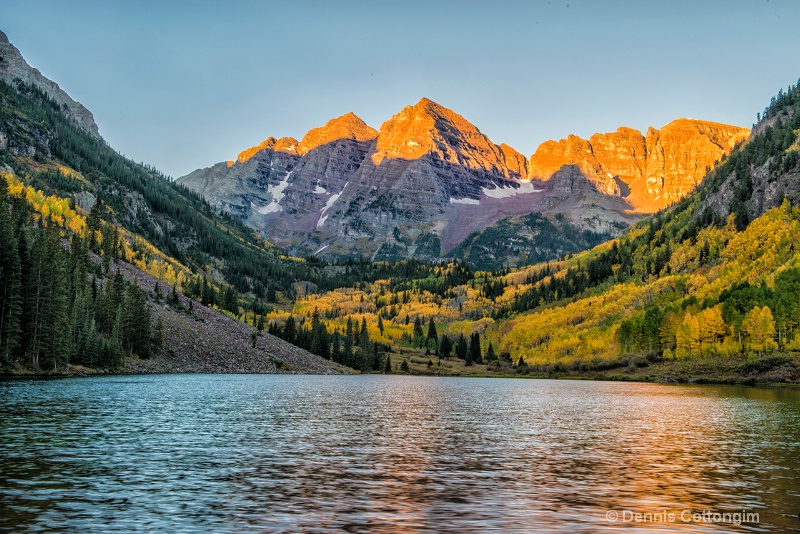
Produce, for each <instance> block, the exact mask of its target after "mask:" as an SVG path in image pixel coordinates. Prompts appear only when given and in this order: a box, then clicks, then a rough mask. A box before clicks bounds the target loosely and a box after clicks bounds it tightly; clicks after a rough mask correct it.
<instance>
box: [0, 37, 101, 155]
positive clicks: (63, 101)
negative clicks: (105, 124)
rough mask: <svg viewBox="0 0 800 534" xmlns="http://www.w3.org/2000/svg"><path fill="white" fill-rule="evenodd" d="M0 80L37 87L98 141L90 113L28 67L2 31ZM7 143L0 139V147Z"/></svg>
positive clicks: (53, 83)
mask: <svg viewBox="0 0 800 534" xmlns="http://www.w3.org/2000/svg"><path fill="white" fill-rule="evenodd" d="M0 80H3V81H4V82H6V83H7V84H12V83H14V82H15V80H22V81H23V82H25V83H26V84H30V85H35V86H37V87H39V88H40V89H41V90H42V91H44V92H45V94H47V96H49V97H50V98H52V99H53V101H55V102H56V103H57V104H58V105H59V106H61V108H62V109H63V110H64V113H65V115H67V116H68V117H69V118H71V119H72V120H73V121H74V122H75V124H76V125H78V126H79V127H80V128H81V129H83V130H84V131H86V132H88V133H89V134H90V135H91V136H92V137H95V138H97V139H100V132H99V130H98V129H97V124H95V122H94V116H93V115H92V112H91V111H89V110H88V109H86V108H85V107H84V106H83V105H82V104H81V103H80V102H76V101H75V100H73V99H72V98H71V97H70V96H69V95H68V94H67V93H66V92H64V90H63V89H61V88H60V87H59V86H58V84H57V83H55V82H53V81H51V80H49V79H47V78H45V77H44V76H43V75H42V73H41V72H39V70H38V69H35V68H33V67H31V66H30V65H28V63H27V62H26V61H25V59H24V58H23V57H22V54H20V52H19V50H17V48H16V47H15V46H14V45H13V44H11V43H10V42H9V40H8V37H6V34H5V33H3V32H2V31H0ZM7 142H8V139H7V138H4V137H0V147H2V146H3V145H4V144H5V143H7ZM31 155H33V154H31Z"/></svg>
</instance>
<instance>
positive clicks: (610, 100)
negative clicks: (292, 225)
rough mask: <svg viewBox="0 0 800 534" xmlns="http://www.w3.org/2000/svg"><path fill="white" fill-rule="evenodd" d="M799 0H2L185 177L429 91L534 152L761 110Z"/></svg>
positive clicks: (787, 74) (73, 82)
mask: <svg viewBox="0 0 800 534" xmlns="http://www.w3.org/2000/svg"><path fill="white" fill-rule="evenodd" d="M798 23H800V1H797V0H728V1H715V0H692V1H672V0H671V1H669V2H651V1H649V0H648V1H643V0H636V1H616V0H602V1H600V0H565V1H559V0H550V1H547V0H543V1H538V0H528V1H522V0H520V1H502V0H499V1H497V0H492V1H488V0H486V1H481V2H477V1H471V0H458V1H446V0H439V1H437V0H427V1H414V0H410V1H402V2H400V1H302V0H284V1H282V2H273V1H236V0H226V1H212V0H205V1H204V0H193V1H178V0H170V1H167V2H165V1H162V0H158V1H149V0H136V1H127V0H114V1H106V0H103V1H88V0H70V1H68V2H66V1H61V0H58V1H51V0H2V2H0V30H2V31H4V32H5V33H6V35H7V36H8V38H9V40H10V41H11V42H12V43H13V44H14V45H15V46H16V47H17V48H19V49H20V51H21V53H22V55H23V57H25V59H26V60H27V62H28V63H29V64H31V65H32V66H34V67H36V68H38V69H39V70H40V71H41V72H42V74H44V75H45V76H47V77H48V78H50V79H52V80H53V81H55V82H57V83H58V84H59V85H60V86H61V87H62V88H63V89H64V90H65V91H67V93H69V94H70V96H72V97H73V98H74V99H75V100H78V101H79V102H81V103H82V104H83V105H85V106H86V107H87V108H89V110H90V111H92V113H93V114H94V117H95V121H96V122H97V124H98V126H99V128H100V133H101V135H103V137H104V138H105V139H106V141H108V143H109V144H110V145H111V146H112V147H114V148H115V149H116V150H118V151H119V152H121V153H122V154H124V155H126V156H128V157H129V158H131V159H133V160H135V161H142V162H145V163H148V164H150V165H154V166H155V167H156V168H158V169H160V170H161V171H163V172H165V173H166V174H168V175H170V176H173V177H176V178H177V177H180V176H183V175H185V174H187V173H189V172H191V171H193V170H195V169H197V168H202V167H208V166H210V165H213V164H215V163H218V162H220V161H225V160H231V159H235V157H236V155H237V154H238V153H239V152H241V151H242V150H244V149H246V148H248V147H250V146H253V145H256V144H258V143H260V142H261V141H262V140H264V139H266V138H267V137H269V136H275V137H284V136H292V137H295V138H297V139H301V138H302V136H303V135H304V134H305V132H307V131H308V130H309V129H311V128H314V127H317V126H321V125H323V124H325V122H327V121H328V120H329V119H331V118H334V117H338V116H340V115H343V114H345V113H347V112H350V111H352V112H354V113H355V114H356V115H358V116H359V117H361V118H362V119H363V120H364V121H365V122H366V123H367V124H369V125H370V126H372V127H373V128H376V129H378V128H380V125H381V124H382V123H383V122H384V121H386V120H388V119H390V118H391V117H392V115H394V114H396V113H398V112H399V111H400V110H401V109H402V108H403V107H405V106H407V105H411V104H414V103H416V102H417V101H419V100H420V98H422V97H427V98H430V99H431V100H434V101H436V102H438V103H440V104H442V105H444V106H446V107H448V108H450V109H452V110H453V111H455V112H457V113H459V114H461V115H462V116H464V117H465V118H466V119H467V120H469V121H470V122H472V123H473V124H475V125H476V126H477V127H478V128H479V129H480V130H481V131H482V132H483V133H484V134H486V135H487V136H488V137H489V138H490V139H491V140H492V141H493V142H495V143H497V144H500V143H503V142H504V143H507V144H509V145H511V146H513V147H514V148H516V149H517V150H519V151H520V152H522V153H523V154H524V155H526V156H530V155H531V154H532V153H533V152H535V150H536V147H537V146H538V145H539V144H540V143H542V142H543V141H546V140H548V139H560V138H563V137H566V136H567V135H569V134H575V135H579V136H581V137H584V138H588V137H589V136H591V135H592V134H593V133H595V132H610V131H614V130H616V129H617V127H619V126H622V125H625V126H630V127H633V128H637V129H640V130H642V131H644V130H646V128H647V127H648V126H654V127H656V128H660V127H661V126H663V125H665V124H667V123H668V122H670V121H671V120H673V119H676V118H680V117H691V118H696V119H704V120H711V121H717V122H723V123H728V124H735V125H738V126H746V127H750V126H751V125H752V124H753V123H754V122H755V121H756V113H758V112H760V111H762V110H763V109H764V107H765V106H766V105H767V104H768V103H769V100H770V98H771V97H772V96H773V95H775V94H776V93H777V91H778V90H779V89H780V88H786V87H787V86H788V85H790V84H794V83H796V82H797V80H798V78H800V54H799V53H798V45H797V26H798Z"/></svg>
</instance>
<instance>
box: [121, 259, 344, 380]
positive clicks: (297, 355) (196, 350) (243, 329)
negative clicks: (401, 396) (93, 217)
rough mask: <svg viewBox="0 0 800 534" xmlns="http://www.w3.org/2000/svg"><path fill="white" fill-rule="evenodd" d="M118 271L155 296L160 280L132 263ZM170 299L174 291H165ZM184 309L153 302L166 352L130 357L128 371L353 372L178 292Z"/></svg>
mask: <svg viewBox="0 0 800 534" xmlns="http://www.w3.org/2000/svg"><path fill="white" fill-rule="evenodd" d="M117 267H119V269H120V272H121V273H122V275H123V277H124V278H125V279H126V280H129V281H135V282H136V283H137V284H138V285H139V286H140V287H141V288H142V289H144V290H146V291H148V292H150V294H152V292H153V290H154V288H155V285H156V280H155V278H153V277H152V276H150V275H148V274H146V273H143V272H142V271H140V270H138V269H136V268H135V267H133V266H131V265H129V264H127V263H123V262H120V263H117V264H114V265H112V267H111V268H112V270H114V269H116V268H117ZM160 290H161V292H162V294H164V295H167V294H168V293H169V292H170V291H171V288H170V287H163V286H161V287H160ZM178 295H179V299H180V303H181V310H180V311H179V310H176V309H173V308H171V307H170V306H167V305H165V304H164V303H163V302H162V303H160V304H156V303H151V305H152V309H153V322H154V324H155V321H157V320H158V318H159V317H160V318H161V320H162V322H163V325H164V342H163V345H162V349H161V351H160V352H159V353H158V354H157V355H155V356H154V357H152V358H150V359H146V360H144V359H138V360H137V359H128V360H127V361H126V363H125V367H124V369H123V371H122V372H124V373H309V374H340V373H351V372H354V371H353V370H352V369H349V368H347V367H343V366H341V365H339V364H336V363H334V362H331V361H328V360H325V359H323V358H320V357H319V356H316V355H314V354H311V353H310V352H308V351H305V350H303V349H300V348H298V347H295V346H294V345H292V344H290V343H287V342H286V341H283V340H282V339H279V338H276V337H275V336H271V335H269V334H267V333H266V332H261V333H260V335H257V336H256V346H255V347H253V346H252V335H253V333H255V332H257V330H256V329H255V328H254V327H253V326H251V325H248V324H245V323H243V322H241V321H238V320H236V319H233V318H232V317H230V316H228V315H225V314H223V313H221V312H219V311H217V310H215V309H213V308H208V307H206V306H203V305H202V304H201V303H200V302H198V301H196V300H195V301H191V311H190V300H191V299H189V298H187V297H186V296H184V295H182V294H180V293H179V294H178Z"/></svg>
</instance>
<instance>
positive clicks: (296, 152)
mask: <svg viewBox="0 0 800 534" xmlns="http://www.w3.org/2000/svg"><path fill="white" fill-rule="evenodd" d="M748 135H749V131H748V130H747V129H745V128H738V127H734V126H726V125H723V124H717V123H711V122H705V121H697V120H692V119H679V120H676V121H673V122H671V123H669V124H667V125H666V126H664V127H663V128H662V129H661V130H656V129H654V128H650V129H649V130H648V132H647V134H646V135H643V134H642V133H641V132H639V131H637V130H633V129H630V128H624V127H623V128H620V129H618V130H617V131H616V132H613V133H607V134H595V135H593V136H592V137H591V138H590V139H589V140H588V141H587V140H584V139H581V138H579V137H576V136H570V137H568V138H567V139H562V140H560V141H548V142H546V143H543V144H542V145H541V146H540V147H539V148H538V149H537V151H536V153H535V154H533V155H532V156H531V157H530V159H528V158H526V157H525V156H523V155H522V154H520V153H519V152H517V151H516V150H514V149H513V148H511V147H509V146H508V145H505V144H499V145H497V144H495V143H493V142H492V141H491V140H490V139H489V138H488V137H487V136H486V135H484V134H483V133H481V132H480V130H479V129H478V128H476V127H475V126H474V125H473V124H471V123H470V122H469V121H467V120H466V119H465V118H464V117H462V116H461V115H458V114H457V113H455V112H453V111H451V110H449V109H447V108H445V107H443V106H441V105H439V104H437V103H435V102H432V101H431V100H429V99H427V98H423V99H422V100H420V101H419V102H418V103H417V104H415V105H413V106H407V107H406V108H404V109H403V110H401V111H400V113H398V114H396V115H395V116H393V117H392V118H391V119H389V120H388V121H386V122H385V123H384V124H383V125H382V126H381V128H380V130H379V131H377V132H376V131H375V130H373V129H371V128H370V127H368V126H367V125H366V124H364V122H363V121H361V120H360V119H358V118H357V117H356V116H355V115H353V114H352V113H349V114H347V115H344V116H343V117H339V118H337V119H333V120H331V121H329V122H328V123H327V124H326V125H325V126H322V127H320V128H315V129H313V130H311V131H310V132H308V134H306V136H304V138H303V140H302V141H300V142H297V141H296V140H294V139H291V138H284V139H281V140H276V139H275V138H272V137H270V138H268V139H267V140H266V141H264V142H263V143H261V144H259V145H257V146H255V147H252V148H250V149H248V150H245V151H243V152H242V153H241V154H240V155H239V157H238V158H237V160H236V161H233V162H226V163H220V164H217V165H215V166H213V167H210V168H207V169H199V170H197V171H194V172H192V173H190V174H188V175H186V176H184V177H181V178H179V179H178V183H180V184H181V185H184V186H186V187H187V188H189V189H191V190H193V191H196V192H198V193H199V194H200V195H202V196H203V197H204V198H206V199H207V200H208V201H209V202H210V203H211V204H212V205H213V206H214V207H215V208H217V209H218V210H220V211H224V212H227V213H230V214H232V215H233V216H235V217H237V218H238V219H240V220H242V221H243V222H244V223H245V224H247V225H248V226H250V227H251V228H253V229H255V230H257V231H258V232H260V233H261V234H262V235H264V236H265V237H267V238H268V239H270V241H272V242H274V243H275V244H277V245H279V246H282V247H285V248H287V249H288V250H290V251H291V252H293V253H296V254H302V255H308V254H317V255H322V256H328V257H337V256H348V255H366V256H369V257H371V258H372V259H389V260H396V259H402V258H408V257H418V258H423V259H436V258H440V257H443V256H446V255H449V256H451V257H452V256H456V257H462V258H464V259H466V257H467V256H460V254H461V252H462V251H466V250H468V249H469V250H472V248H471V247H469V246H468V245H467V244H466V241H465V240H466V239H467V238H469V239H470V243H472V242H474V241H475V240H476V239H478V240H479V241H482V242H483V244H482V245H481V250H483V251H484V252H485V253H484V254H482V255H481V256H482V257H483V258H485V261H484V264H485V265H486V266H489V267H496V266H498V265H502V264H503V263H506V262H525V261H529V260H530V258H532V257H536V258H541V259H552V258H556V257H559V256H561V255H563V254H565V253H571V252H576V251H577V250H581V249H582V248H583V247H585V246H586V245H587V244H589V245H591V244H595V243H597V242H600V241H602V240H605V239H608V238H609V237H610V236H612V235H616V234H618V233H619V231H620V230H622V229H623V228H625V227H627V226H628V225H630V224H631V223H632V222H635V221H636V220H638V219H640V218H641V217H642V216H643V215H644V214H646V213H651V212H654V211H656V210H658V209H661V208H663V207H665V206H667V205H669V204H671V203H674V202H675V201H677V200H678V199H680V198H682V197H683V196H684V195H686V194H687V193H688V192H689V191H690V190H691V189H692V188H693V187H694V186H695V185H696V184H697V183H698V182H699V181H700V179H701V178H702V176H703V175H704V174H705V172H706V171H707V170H708V169H709V168H710V167H712V166H713V165H714V164H715V163H716V162H717V161H718V160H719V159H720V157H721V156H722V155H723V154H727V153H729V152H730V151H731V150H732V149H733V147H734V146H735V145H736V144H738V143H741V142H742V141H744V140H745V139H746V138H747V136H748ZM531 213H542V214H544V215H545V216H546V217H545V218H546V220H548V221H549V225H544V226H541V225H538V226H536V225H535V226H536V227H531V226H526V225H525V224H523V223H521V222H520V221H521V219H519V217H520V216H527V215H529V214H531ZM554 214H563V215H564V217H565V218H564V219H560V220H559V221H555V219H553V218H552V215H554ZM520 224H522V226H520ZM564 224H567V225H569V228H566V227H564ZM495 225H499V226H495ZM556 226H560V227H564V228H565V230H566V231H567V232H572V233H575V232H578V233H581V232H582V231H586V230H589V231H591V232H594V233H595V234H597V235H596V236H594V237H592V236H589V235H588V234H587V235H586V236H585V239H584V238H581V239H579V240H571V239H570V240H564V241H563V242H562V243H557V240H556V241H554V240H549V239H548V241H549V242H552V243H553V244H552V245H547V246H544V245H543V244H542V243H536V237H537V236H538V235H539V231H540V230H539V229H537V228H555V227H556ZM485 231H489V234H490V235H491V236H492V239H489V238H488V236H487V237H486V238H481V235H482V233H483V232H485ZM517 231H519V232H521V233H522V234H525V235H528V236H530V237H531V238H532V240H531V239H527V238H523V239H522V241H523V243H520V242H519V241H520V239H519V236H518V235H517ZM498 238H499V239H500V241H498ZM579 242H580V243H583V244H579ZM492 243H496V246H494V245H492ZM534 249H535V250H536V252H535V253H533V254H534V255H533V256H531V253H532V251H534ZM509 251H511V252H512V253H511V254H510V255H509V254H508V253H509ZM515 251H516V252H515ZM468 256H469V254H468ZM526 258H528V259H526Z"/></svg>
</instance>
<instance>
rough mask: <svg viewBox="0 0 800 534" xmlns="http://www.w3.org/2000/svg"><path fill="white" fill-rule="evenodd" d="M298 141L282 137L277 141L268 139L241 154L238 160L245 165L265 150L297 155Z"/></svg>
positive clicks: (271, 138) (272, 138)
mask: <svg viewBox="0 0 800 534" xmlns="http://www.w3.org/2000/svg"><path fill="white" fill-rule="evenodd" d="M297 145H298V143H297V139H295V138H294V137H281V138H280V139H275V138H274V137H267V138H266V139H265V140H264V141H262V142H261V144H259V145H256V146H254V147H250V148H248V149H247V150H244V151H242V152H240V153H239V156H238V157H237V158H236V160H237V161H238V162H239V163H244V162H245V161H247V160H249V159H250V158H252V157H253V156H255V155H256V154H258V153H259V152H261V151H262V150H264V149H270V150H274V151H276V152H288V153H290V154H297Z"/></svg>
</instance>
